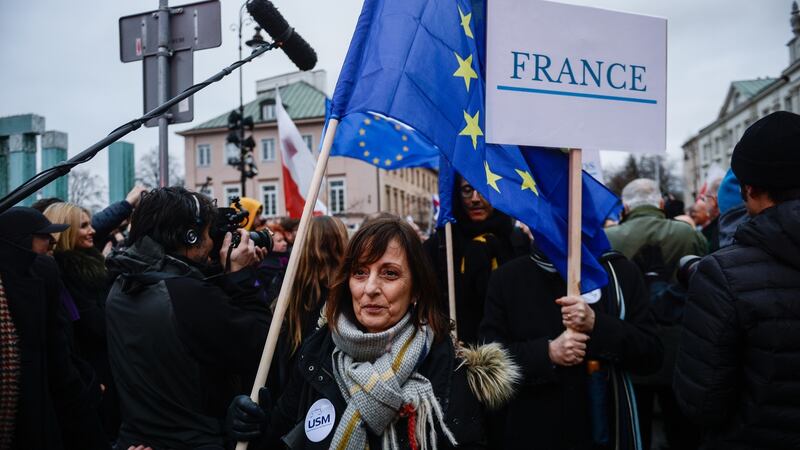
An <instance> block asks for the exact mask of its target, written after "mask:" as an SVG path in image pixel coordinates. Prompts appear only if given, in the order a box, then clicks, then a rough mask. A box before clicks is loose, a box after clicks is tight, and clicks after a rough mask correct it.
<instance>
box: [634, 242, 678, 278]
mask: <svg viewBox="0 0 800 450" xmlns="http://www.w3.org/2000/svg"><path fill="white" fill-rule="evenodd" d="M633 262H634V263H635V264H636V265H637V266H639V269H640V270H641V271H642V274H643V275H644V280H645V282H647V284H648V286H649V285H650V284H651V283H653V282H656V281H665V282H666V281H669V276H670V272H669V271H668V270H667V267H666V265H665V264H664V257H663V256H662V254H661V248H660V247H659V246H657V245H647V246H645V247H642V248H641V250H639V253H637V254H636V256H634V257H633Z"/></svg>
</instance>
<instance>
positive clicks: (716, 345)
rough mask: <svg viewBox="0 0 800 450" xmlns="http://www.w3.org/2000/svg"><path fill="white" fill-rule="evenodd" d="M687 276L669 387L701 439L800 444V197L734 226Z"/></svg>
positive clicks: (725, 444)
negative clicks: (727, 241)
mask: <svg viewBox="0 0 800 450" xmlns="http://www.w3.org/2000/svg"><path fill="white" fill-rule="evenodd" d="M736 242H737V243H736V244H734V245H731V246H729V247H725V248H722V249H720V250H718V251H717V252H715V253H714V254H712V255H709V256H707V257H706V258H704V259H703V260H702V261H701V262H700V264H699V266H698V268H697V272H696V273H695V274H694V276H693V277H692V279H691V282H690V286H689V303H688V305H687V307H686V311H685V313H684V320H683V326H684V332H683V334H682V335H681V343H680V349H679V351H678V358H677V367H676V370H675V377H674V384H673V386H674V389H675V394H676V397H677V400H678V402H679V405H680V406H681V408H682V409H683V412H684V413H685V414H686V415H687V416H688V417H689V418H690V419H692V420H693V421H695V422H697V423H698V424H700V425H702V426H703V427H704V428H705V429H706V430H707V433H706V437H705V444H704V448H707V449H723V448H724V449H752V448H759V449H779V448H780V449H788V448H800V428H798V424H800V200H791V201H787V202H784V203H781V204H779V205H777V206H774V207H771V208H768V209H765V210H764V211H762V212H761V214H758V215H757V216H755V217H753V218H752V219H751V220H750V221H749V222H745V223H744V224H742V225H741V226H739V229H738V231H737V232H736Z"/></svg>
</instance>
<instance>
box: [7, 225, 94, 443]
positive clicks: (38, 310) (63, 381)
mask: <svg viewBox="0 0 800 450" xmlns="http://www.w3.org/2000/svg"><path fill="white" fill-rule="evenodd" d="M0 274H2V277H3V285H4V288H5V291H6V297H7V298H8V303H9V312H10V315H11V317H10V319H11V320H12V321H13V322H14V326H15V328H16V331H17V336H18V338H19V341H18V344H17V347H18V350H19V354H20V359H21V367H20V373H19V378H18V381H19V394H18V400H17V413H16V417H15V438H14V445H13V447H12V448H19V449H26V450H27V449H30V450H36V449H48V450H49V449H61V448H64V449H76V450H77V449H82V450H84V449H106V448H109V444H108V441H107V440H106V437H105V435H104V434H103V430H102V425H101V423H100V417H99V415H98V412H97V406H98V404H99V401H100V392H99V387H98V386H97V385H94V386H87V385H86V384H85V383H84V381H83V380H82V378H81V376H80V373H79V371H78V369H77V367H76V365H75V363H76V359H75V358H74V357H73V355H72V354H71V350H70V347H69V340H68V335H67V332H66V321H67V319H66V316H65V314H64V312H63V310H62V308H61V304H60V298H59V292H58V286H59V281H58V276H59V275H58V267H57V266H56V264H55V262H54V261H53V260H52V258H49V257H46V256H37V255H36V254H34V253H33V252H31V251H29V250H26V249H23V248H20V247H18V246H16V245H14V244H12V243H8V242H6V241H3V240H2V239H0ZM0 359H2V358H0Z"/></svg>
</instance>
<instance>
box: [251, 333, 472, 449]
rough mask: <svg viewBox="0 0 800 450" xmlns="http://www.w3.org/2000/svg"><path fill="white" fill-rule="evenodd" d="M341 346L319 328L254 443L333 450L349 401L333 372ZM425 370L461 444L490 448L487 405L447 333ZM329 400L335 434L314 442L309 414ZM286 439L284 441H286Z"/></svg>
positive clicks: (375, 439) (376, 444) (441, 439)
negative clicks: (308, 430) (307, 431)
mask: <svg viewBox="0 0 800 450" xmlns="http://www.w3.org/2000/svg"><path fill="white" fill-rule="evenodd" d="M334 348H335V346H334V343H333V340H332V339H331V332H330V330H329V329H328V328H327V327H325V328H322V329H320V330H317V332H315V333H314V334H313V335H311V336H310V337H309V338H308V340H306V341H305V342H304V343H303V346H302V347H301V348H300V355H299V357H298V358H297V366H296V367H295V372H294V376H293V378H292V380H291V382H290V383H289V385H288V386H287V389H286V391H285V392H284V393H283V395H282V396H281V397H280V399H278V401H277V403H276V404H275V405H274V407H272V408H271V413H270V415H271V422H270V425H269V429H268V431H267V433H266V436H265V439H263V440H262V441H261V442H253V443H252V444H251V448H254V449H267V448H268V449H273V448H283V445H285V446H287V447H288V448H291V449H327V448H328V447H329V446H330V443H331V440H332V439H333V435H334V434H335V432H336V427H337V426H338V424H339V419H340V418H341V415H342V414H343V413H344V410H345V408H346V406H347V405H346V403H345V400H344V398H343V397H342V394H341V393H340V392H339V387H338V386H337V383H336V380H335V379H334V377H333V369H332V362H331V355H332V354H333V350H334ZM417 371H418V372H419V373H420V374H421V375H423V376H425V377H426V378H428V380H430V382H431V385H432V386H433V391H434V393H435V394H436V397H437V399H438V400H439V403H440V404H441V406H442V411H443V412H444V415H445V423H446V424H447V426H448V427H449V428H450V431H452V433H453V435H454V436H455V438H456V440H457V441H458V443H459V446H458V448H465V449H478V448H486V447H485V443H484V439H485V433H484V424H483V408H482V407H481V405H480V404H479V403H478V400H477V399H476V398H475V396H474V395H472V393H471V391H470V389H469V387H468V384H467V378H466V371H467V368H466V367H465V366H463V365H461V364H460V360H458V359H457V358H456V355H455V351H454V349H453V344H452V342H451V340H450V338H449V337H445V338H443V339H441V340H439V341H438V342H435V343H434V344H433V347H431V350H430V353H429V354H428V356H427V357H426V358H425V360H424V361H423V362H422V363H421V364H420V366H419V368H418V370H417ZM322 398H326V399H328V400H329V401H330V402H331V403H332V404H333V407H334V409H335V413H336V418H335V422H334V426H333V428H332V429H331V431H330V433H329V434H328V435H327V436H326V437H325V439H323V440H322V441H320V442H311V441H310V440H309V439H308V438H307V437H306V434H305V428H304V421H305V419H306V413H307V412H308V410H309V408H310V407H311V405H312V404H314V402H316V401H317V400H319V399H322ZM406 425H407V422H406V419H400V422H398V424H397V425H395V426H396V427H397V430H398V437H399V440H400V447H401V448H408V442H407V437H406V435H405V434H406V433H403V432H401V430H405V429H406ZM437 431H438V437H437V440H438V444H439V448H451V446H450V445H449V442H448V440H447V438H446V437H445V436H444V435H443V434H442V433H441V430H437ZM368 435H369V446H370V448H381V445H380V443H381V438H380V436H375V435H373V434H372V433H368ZM281 440H282V441H283V445H281V443H280V441H281Z"/></svg>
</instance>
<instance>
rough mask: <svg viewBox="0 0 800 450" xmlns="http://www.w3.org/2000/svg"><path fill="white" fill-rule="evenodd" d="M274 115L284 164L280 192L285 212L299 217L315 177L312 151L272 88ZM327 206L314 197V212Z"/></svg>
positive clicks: (322, 210)
mask: <svg viewBox="0 0 800 450" xmlns="http://www.w3.org/2000/svg"><path fill="white" fill-rule="evenodd" d="M275 116H276V117H277V119H278V137H279V138H280V141H281V157H282V158H281V160H282V164H283V193H284V197H285V199H286V214H288V215H289V217H295V218H299V217H300V216H302V215H303V207H304V206H305V203H306V198H305V196H306V195H307V194H308V189H309V187H310V186H311V179H312V178H313V177H314V167H315V166H316V164H317V163H316V161H315V160H314V155H313V154H312V153H311V150H310V149H309V148H308V146H306V142H305V141H304V140H303V137H302V136H300V131H298V129H297V126H296V125H295V124H294V122H292V118H291V117H289V114H288V113H287V112H286V110H285V109H284V108H283V103H281V94H280V92H278V89H277V88H276V89H275ZM327 212H328V209H327V208H326V207H325V205H324V204H323V203H322V202H321V201H319V199H317V203H316V205H314V213H315V214H327Z"/></svg>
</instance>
